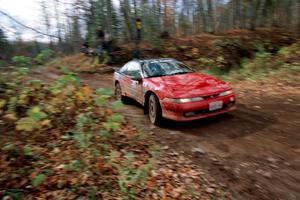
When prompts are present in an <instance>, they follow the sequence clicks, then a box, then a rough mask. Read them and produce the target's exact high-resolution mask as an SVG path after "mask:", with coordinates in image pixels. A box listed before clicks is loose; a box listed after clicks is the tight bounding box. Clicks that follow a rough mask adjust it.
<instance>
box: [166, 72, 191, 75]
mask: <svg viewBox="0 0 300 200" xmlns="http://www.w3.org/2000/svg"><path fill="white" fill-rule="evenodd" d="M187 73H191V72H176V73H174V74H170V75H177V74H187Z"/></svg>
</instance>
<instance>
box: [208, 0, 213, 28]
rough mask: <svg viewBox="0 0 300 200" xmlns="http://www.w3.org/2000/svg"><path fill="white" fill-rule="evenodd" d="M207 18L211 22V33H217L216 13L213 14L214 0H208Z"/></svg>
mask: <svg viewBox="0 0 300 200" xmlns="http://www.w3.org/2000/svg"><path fill="white" fill-rule="evenodd" d="M207 16H208V19H209V20H208V22H209V31H208V32H209V33H215V19H214V12H213V4H212V0H207Z"/></svg>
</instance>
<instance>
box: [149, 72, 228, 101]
mask: <svg viewBox="0 0 300 200" xmlns="http://www.w3.org/2000/svg"><path fill="white" fill-rule="evenodd" d="M148 80H149V81H150V82H152V84H154V85H155V87H156V88H158V89H159V90H161V92H163V93H164V96H165V97H169V98H190V97H197V96H207V95H213V94H217V93H220V92H223V91H226V90H229V89H231V87H230V86H229V85H228V84H227V83H225V82H224V81H221V80H219V79H216V78H214V77H211V76H208V75H205V74H201V73H187V74H179V75H173V76H162V77H155V78H149V79H148Z"/></svg>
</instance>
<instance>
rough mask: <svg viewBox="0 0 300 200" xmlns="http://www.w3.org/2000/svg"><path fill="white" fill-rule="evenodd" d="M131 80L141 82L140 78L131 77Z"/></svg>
mask: <svg viewBox="0 0 300 200" xmlns="http://www.w3.org/2000/svg"><path fill="white" fill-rule="evenodd" d="M131 80H134V81H138V82H141V81H142V80H143V78H142V77H131Z"/></svg>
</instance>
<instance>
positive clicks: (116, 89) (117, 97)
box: [115, 83, 128, 104]
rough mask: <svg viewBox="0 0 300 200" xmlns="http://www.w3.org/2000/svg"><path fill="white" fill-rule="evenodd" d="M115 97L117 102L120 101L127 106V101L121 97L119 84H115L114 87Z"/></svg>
mask: <svg viewBox="0 0 300 200" xmlns="http://www.w3.org/2000/svg"><path fill="white" fill-rule="evenodd" d="M115 97H116V99H117V100H120V101H122V103H123V104H128V99H127V97H125V96H123V95H122V88H121V85H120V84H119V83H116V85H115Z"/></svg>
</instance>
